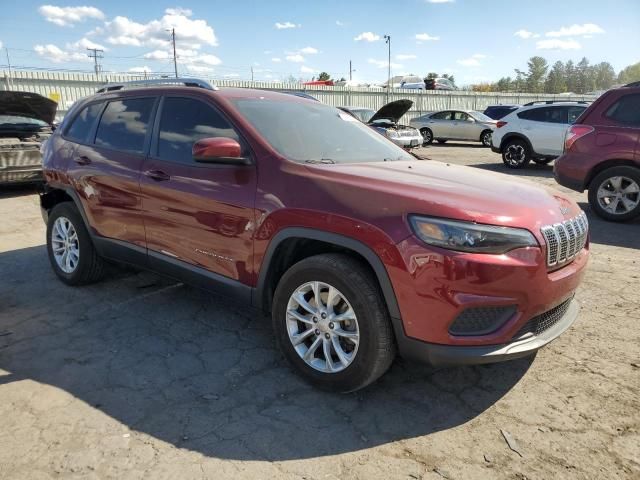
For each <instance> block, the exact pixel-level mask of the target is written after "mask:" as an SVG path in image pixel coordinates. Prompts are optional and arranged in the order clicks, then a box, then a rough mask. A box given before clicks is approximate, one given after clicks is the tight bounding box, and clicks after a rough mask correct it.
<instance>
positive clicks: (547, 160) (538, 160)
mask: <svg viewBox="0 0 640 480" xmlns="http://www.w3.org/2000/svg"><path fill="white" fill-rule="evenodd" d="M532 160H533V161H534V162H535V163H537V164H538V165H549V164H550V163H551V162H553V161H554V160H555V158H532Z"/></svg>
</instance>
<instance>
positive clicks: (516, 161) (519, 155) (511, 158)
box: [504, 144, 527, 166]
mask: <svg viewBox="0 0 640 480" xmlns="http://www.w3.org/2000/svg"><path fill="white" fill-rule="evenodd" d="M526 156H527V154H526V152H525V150H524V147H523V146H522V145H517V144H516V145H509V146H508V147H507V151H506V152H505V154H504V158H505V159H506V160H507V162H509V165H514V166H516V165H520V164H521V163H522V162H524V160H525V158H526Z"/></svg>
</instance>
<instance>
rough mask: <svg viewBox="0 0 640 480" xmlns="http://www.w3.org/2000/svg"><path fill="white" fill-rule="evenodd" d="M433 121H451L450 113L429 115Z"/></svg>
mask: <svg viewBox="0 0 640 480" xmlns="http://www.w3.org/2000/svg"><path fill="white" fill-rule="evenodd" d="M431 118H433V119H434V120H451V112H438V113H434V114H433V115H431Z"/></svg>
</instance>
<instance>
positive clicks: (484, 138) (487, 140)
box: [480, 130, 493, 147]
mask: <svg viewBox="0 0 640 480" xmlns="http://www.w3.org/2000/svg"><path fill="white" fill-rule="evenodd" d="M491 135H493V131H491V130H485V131H484V132H482V133H481V134H480V143H482V145H483V146H485V147H491Z"/></svg>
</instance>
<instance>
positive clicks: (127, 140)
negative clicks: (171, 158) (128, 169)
mask: <svg viewBox="0 0 640 480" xmlns="http://www.w3.org/2000/svg"><path fill="white" fill-rule="evenodd" d="M155 101H156V99H155V98H153V97H147V98H125V99H123V100H113V101H111V102H109V103H108V105H107V108H106V109H105V111H104V113H103V114H102V118H101V119H100V124H99V125H98V131H97V132H96V141H95V143H96V145H99V146H102V147H107V148H113V149H114V150H122V151H125V152H132V153H144V151H145V140H146V138H147V134H148V133H149V123H150V121H151V114H152V112H153V105H154V103H155Z"/></svg>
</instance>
